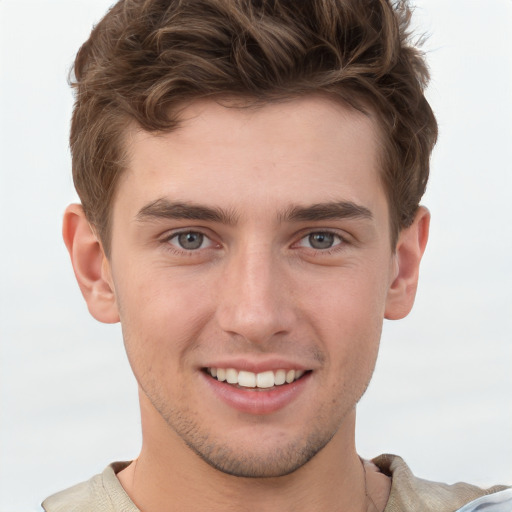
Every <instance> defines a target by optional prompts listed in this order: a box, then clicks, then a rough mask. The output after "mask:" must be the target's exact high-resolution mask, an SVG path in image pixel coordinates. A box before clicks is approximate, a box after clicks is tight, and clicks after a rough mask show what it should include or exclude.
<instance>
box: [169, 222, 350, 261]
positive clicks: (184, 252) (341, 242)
mask: <svg viewBox="0 0 512 512" xmlns="http://www.w3.org/2000/svg"><path fill="white" fill-rule="evenodd" d="M187 234H197V235H201V236H202V237H204V238H205V239H206V240H209V242H210V244H209V246H208V247H204V248H201V247H198V248H197V249H185V248H179V247H176V246H175V245H173V244H172V243H171V240H173V239H177V238H178V237H179V236H180V235H187ZM311 235H332V236H333V237H335V239H337V242H336V241H335V243H334V245H333V246H332V247H327V248H325V249H316V248H314V247H307V246H304V245H300V244H301V242H302V241H304V240H306V239H307V238H308V237H310V236H311ZM162 243H163V244H164V245H165V248H166V250H168V251H169V252H171V253H173V254H175V255H178V256H189V257H194V256H197V255H198V254H200V253H202V252H203V251H205V250H210V249H212V248H214V246H215V242H214V241H213V240H212V238H211V237H210V236H208V235H207V234H206V233H204V232H203V231H201V230H193V229H185V230H180V231H176V232H174V233H172V234H170V235H168V236H166V237H164V238H163V240H162ZM347 244H349V242H348V241H347V239H346V238H345V237H344V236H342V235H341V234H340V233H338V232H337V231H333V230H329V229H322V230H311V231H307V232H305V233H301V236H300V239H299V240H298V242H295V243H294V244H293V245H292V248H298V247H302V248H304V249H306V250H307V251H310V252H314V253H315V254H322V255H330V254H335V253H337V252H338V251H341V250H343V249H344V248H345V246H346V245H347ZM201 245H202V244H201ZM219 245H220V244H217V246H219Z"/></svg>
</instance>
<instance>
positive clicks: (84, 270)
mask: <svg viewBox="0 0 512 512" xmlns="http://www.w3.org/2000/svg"><path fill="white" fill-rule="evenodd" d="M62 237H63V238H64V243H65V244H66V247H67V249H68V252H69V255H70V257H71V263H72V264H73V270H74V271H75V277H76V280H77V281H78V285H79V286H80V290H81V291H82V295H83V296H84V299H85V302H87V307H88V308H89V312H90V313H91V315H92V316H93V317H94V318H96V320H99V321H100V322H104V323H115V322H118V321H119V313H118V310H117V303H116V296H115V291H114V286H113V281H112V275H111V272H110V263H109V261H108V259H107V257H106V256H105V253H104V251H103V247H102V245H101V242H100V241H99V240H98V238H97V236H96V234H95V232H94V231H93V229H92V228H91V226H90V224H89V222H88V220H87V218H86V217H85V213H84V210H83V208H82V206H81V205H79V204H72V205H70V206H68V207H67V208H66V211H65V212H64V221H63V224H62Z"/></svg>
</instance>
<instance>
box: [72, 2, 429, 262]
mask: <svg viewBox="0 0 512 512" xmlns="http://www.w3.org/2000/svg"><path fill="white" fill-rule="evenodd" d="M410 16H411V12H410V10H409V8H408V7H407V4H406V2H404V1H397V2H395V3H394V4H393V5H392V4H391V3H390V2H389V1H387V0H364V1H355V0H354V1H347V0H328V1H325V2H294V1H287V0H268V1H265V0H262V1H248V0H247V1H246V0H236V1H232V0H187V1H181V0H174V1H169V0H125V1H120V2H118V3H117V4H116V5H115V6H114V7H113V8H112V9H111V10H110V12H109V13H108V14H107V15H106V16H105V17H104V19H103V20H102V21H101V22H100V23H99V24H98V25H97V26H96V27H95V28H94V30H93V31H92V33H91V36H90V38H89V40H88V41H87V42H86V43H85V44H84V45H83V46H82V48H81V49H80V51H79V53H78V56H77V58H76V62H75V67H74V79H73V86H74V87H75V90H76V103H75V109H74V113H73V120H72V129H71V150H72V156H73V176H74V181H75V186H76V189H77V191H78V194H79V196H80V199H81V202H82V205H83V207H84V210H85V213H86V216H87V218H88V219H89V221H90V222H91V224H92V225H93V226H94V228H95V230H96V232H97V234H98V235H99V237H100V239H101V241H102V243H103V247H104V249H105V251H106V253H107V254H108V253H109V249H110V234H111V233H110V228H111V210H112V201H113V197H114V196H115V192H116V187H117V183H118V180H119V178H120V176H121V175H122V173H123V170H124V169H125V164H126V158H127V150H128V147H127V146H128V145H127V141H126V135H127V128H128V127H129V126H133V125H136V126H138V127H140V128H142V129H143V130H146V131H148V132H153V133H154V132H160V133H161V132H170V131H172V130H175V129H177V127H178V126H179V123H180V111H181V109H182V108H183V107H185V106H186V105H187V104H189V103H190V102H191V101H193V100H197V99H201V98H203V99H204V98H219V99H222V98H230V99H232V100H233V99H235V100H236V103H237V104H238V105H239V106H253V107H257V106H258V105H264V104H268V103H273V102H279V101H283V100H289V99H293V98H299V97H301V96H305V95H310V94H324V95H327V96H329V97H331V98H332V99H333V100H334V101H339V102H342V103H344V104H345V105H348V106H350V107H351V108H354V109H356V110H358V111H361V112H364V113H366V114H368V115H371V116H372V117H373V118H374V121H375V122H376V123H377V124H378V126H379V141H380V146H381V148H380V149H381V151H380V160H381V178H382V182H383V186H384V188H385V191H386V195H387V198H388V204H389V212H390V226H391V244H392V246H394V245H395V243H396V241H397V236H398V233H399V231H400V230H401V229H403V228H404V227H407V226H409V225H410V224H411V222H412V220H413V218H414V215H415V213H416V210H417V208H418V204H419V201H420V199H421V197H422V195H423V193H424V191H425V187H426V183H427V179H428V174H429V159H430V153H431V151H432V147H433V145H434V143H435V140H436V136H437V125H436V121H435V118H434V116H433V113H432V111H431V109H430V106H429V104H428V102H427V101H426V99H425V97H424V94H423V92H424V88H425V86H426V84H427V81H428V71H427V67H426V65H425V62H424V61H423V59H422V55H421V53H420V51H419V50H418V49H417V48H415V47H414V46H413V45H412V44H411V42H410V41H409V34H408V32H407V30H408V24H409V20H410Z"/></svg>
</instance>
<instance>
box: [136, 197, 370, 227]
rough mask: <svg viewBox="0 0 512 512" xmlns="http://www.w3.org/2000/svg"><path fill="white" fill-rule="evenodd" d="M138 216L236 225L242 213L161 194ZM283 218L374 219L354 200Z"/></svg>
mask: <svg viewBox="0 0 512 512" xmlns="http://www.w3.org/2000/svg"><path fill="white" fill-rule="evenodd" d="M135 218H136V220H137V221H139V222H145V221H146V220H158V219H174V220H200V221H209V222H218V223H221V224H226V225H230V226H233V225H235V224H236V223H237V220H238V217H237V215H236V214H235V212H234V211H226V210H223V209H222V208H217V207H210V206H204V205H199V204H195V203H190V202H181V201H176V202H173V201H169V200H167V199H164V198H161V199H157V200H156V201H153V202H152V203H149V204H147V205H146V206H144V207H143V208H141V209H140V210H139V212H138V213H137V215H136V217H135ZM278 218H279V220H280V221H285V222H314V221H322V220H338V219H370V220H371V219H373V214H372V212H371V211H370V210H369V209H368V208H366V207H365V206H361V205H358V204H356V203H353V202H352V201H334V202H327V203H316V204H313V205H310V206H299V205H296V206H291V207H290V208H288V209H286V210H284V212H281V213H280V214H279V215H278Z"/></svg>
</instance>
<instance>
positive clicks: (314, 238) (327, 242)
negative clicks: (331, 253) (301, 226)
mask: <svg viewBox="0 0 512 512" xmlns="http://www.w3.org/2000/svg"><path fill="white" fill-rule="evenodd" d="M337 238H339V237H337V236H336V235H335V234H333V233H311V234H310V235H309V236H308V241H309V245H310V246H311V247H313V249H330V248H331V247H332V246H333V245H334V243H335V241H336V239H337Z"/></svg>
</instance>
